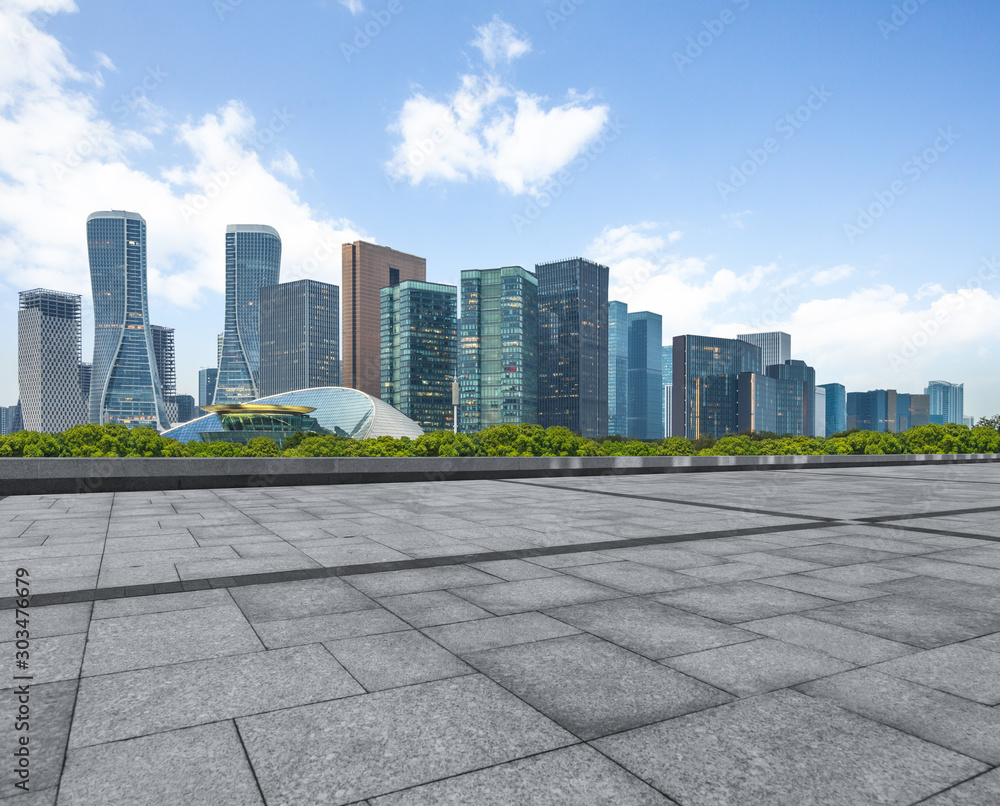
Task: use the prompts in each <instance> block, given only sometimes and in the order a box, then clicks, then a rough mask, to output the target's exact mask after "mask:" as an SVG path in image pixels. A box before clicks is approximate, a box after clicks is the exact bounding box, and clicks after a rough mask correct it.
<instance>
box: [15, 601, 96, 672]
mask: <svg viewBox="0 0 1000 806" xmlns="http://www.w3.org/2000/svg"><path fill="white" fill-rule="evenodd" d="M9 613H12V611H8V612H5V613H4V615H5V616H8V617H9V618H13V616H12V615H8V614H9ZM29 633H30V630H29ZM86 643H87V636H86V634H84V633H76V634H74V635H56V636H53V637H51V638H35V637H32V638H31V644H30V649H29V650H28V653H29V657H28V664H29V666H28V669H27V670H25V671H22V672H18V674H31V675H32V676H33V678H34V679H33V680H32V681H31V682H32V685H35V686H38V685H42V684H43V683H55V682H56V681H58V680H75V679H76V678H77V677H79V676H80V667H81V666H82V665H83V647H84V645H85V644H86ZM16 651H17V644H16V643H15V642H9V643H4V644H0V658H5V659H8V660H9V662H10V663H11V666H12V667H13V660H14V658H15V657H16V655H15V652H16ZM8 685H11V683H10V682H9V681H7V680H4V681H3V682H2V683H0V686H8Z"/></svg>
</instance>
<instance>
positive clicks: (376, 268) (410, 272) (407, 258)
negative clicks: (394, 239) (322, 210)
mask: <svg viewBox="0 0 1000 806" xmlns="http://www.w3.org/2000/svg"><path fill="white" fill-rule="evenodd" d="M341 257H342V267H343V271H342V275H341V277H342V279H341V286H342V287H343V301H344V327H343V352H344V359H343V371H342V381H341V383H342V384H343V385H344V386H346V387H349V388H351V389H359V390H360V391H362V392H364V393H365V394H368V395H372V396H373V397H378V396H379V394H380V393H381V388H382V369H381V366H382V364H381V361H382V308H381V305H382V303H381V298H380V293H381V291H382V289H383V288H389V287H392V286H396V285H399V284H400V283H401V282H403V281H404V280H419V281H421V282H423V281H425V280H426V279H427V261H426V260H425V259H424V258H422V257H416V256H415V255H408V254H406V253H405V252H398V251H396V250H395V249H390V248H389V247H388V246H376V245H375V244H372V243H367V242H365V241H355V242H354V243H345V244H344V245H343V247H342V250H341Z"/></svg>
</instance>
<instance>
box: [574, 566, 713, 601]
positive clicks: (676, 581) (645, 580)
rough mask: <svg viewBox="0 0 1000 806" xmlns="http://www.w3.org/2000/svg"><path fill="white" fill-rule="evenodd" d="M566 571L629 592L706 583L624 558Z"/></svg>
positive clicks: (669, 589)
mask: <svg viewBox="0 0 1000 806" xmlns="http://www.w3.org/2000/svg"><path fill="white" fill-rule="evenodd" d="M724 567H725V566H722V565H713V566H707V568H724ZM565 573H567V574H569V575H570V576H574V577H578V578H580V579H589V580H590V581H591V582H597V583H598V584H600V585H606V586H607V587H609V588H614V589H616V590H620V591H624V592H625V593H636V594H644V593H665V592H666V591H672V590H679V589H681V588H694V587H697V586H698V585H703V584H705V583H704V582H702V581H701V580H696V579H691V577H688V576H685V575H684V574H680V573H677V572H676V571H668V570H667V569H666V568H657V567H656V566H653V565H642V564H640V563H634V562H629V561H628V560H623V561H621V562H613V563H600V564H599V565H581V566H577V567H576V568H567V569H566V571H565Z"/></svg>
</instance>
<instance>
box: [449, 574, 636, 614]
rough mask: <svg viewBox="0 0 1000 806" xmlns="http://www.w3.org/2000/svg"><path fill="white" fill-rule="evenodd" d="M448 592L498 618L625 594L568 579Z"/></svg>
mask: <svg viewBox="0 0 1000 806" xmlns="http://www.w3.org/2000/svg"><path fill="white" fill-rule="evenodd" d="M452 592H453V593H455V594H456V595H458V596H461V597H462V598H463V599H465V600H466V601H469V602H472V603H473V604H475V605H479V606H480V607H483V608H485V609H486V610H489V611H490V612H491V613H496V614H497V615H501V616H506V615H510V614H512V613H523V612H525V611H528V610H544V609H547V608H550V607H561V606H563V605H571V604H580V603H582V602H595V601H599V600H601V599H617V598H620V597H622V596H624V595H625V594H623V593H622V592H621V591H616V590H612V589H611V588H606V587H604V586H603V585H596V584H594V583H593V582H587V581H586V580H584V579H576V578H575V577H569V576H561V577H547V578H545V579H526V580H522V581H519V582H500V583H498V584H495V585H478V586H476V587H472V588H457V589H455V590H453V591H452Z"/></svg>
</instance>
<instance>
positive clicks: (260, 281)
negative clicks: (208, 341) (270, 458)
mask: <svg viewBox="0 0 1000 806" xmlns="http://www.w3.org/2000/svg"><path fill="white" fill-rule="evenodd" d="M280 269H281V238H280V237H279V235H278V232H277V230H275V229H274V228H273V227H267V226H258V225H252V224H234V225H230V226H228V227H226V330H225V335H224V337H223V343H222V356H221V358H220V359H219V380H218V382H217V384H216V387H215V398H214V400H213V401H212V402H213V403H215V404H216V405H221V404H223V403H247V402H249V401H251V400H256V399H257V398H258V397H260V317H259V315H258V311H259V310H260V290H261V289H262V288H263V287H264V286H269V285H277V284H278V275H279V272H280Z"/></svg>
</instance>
